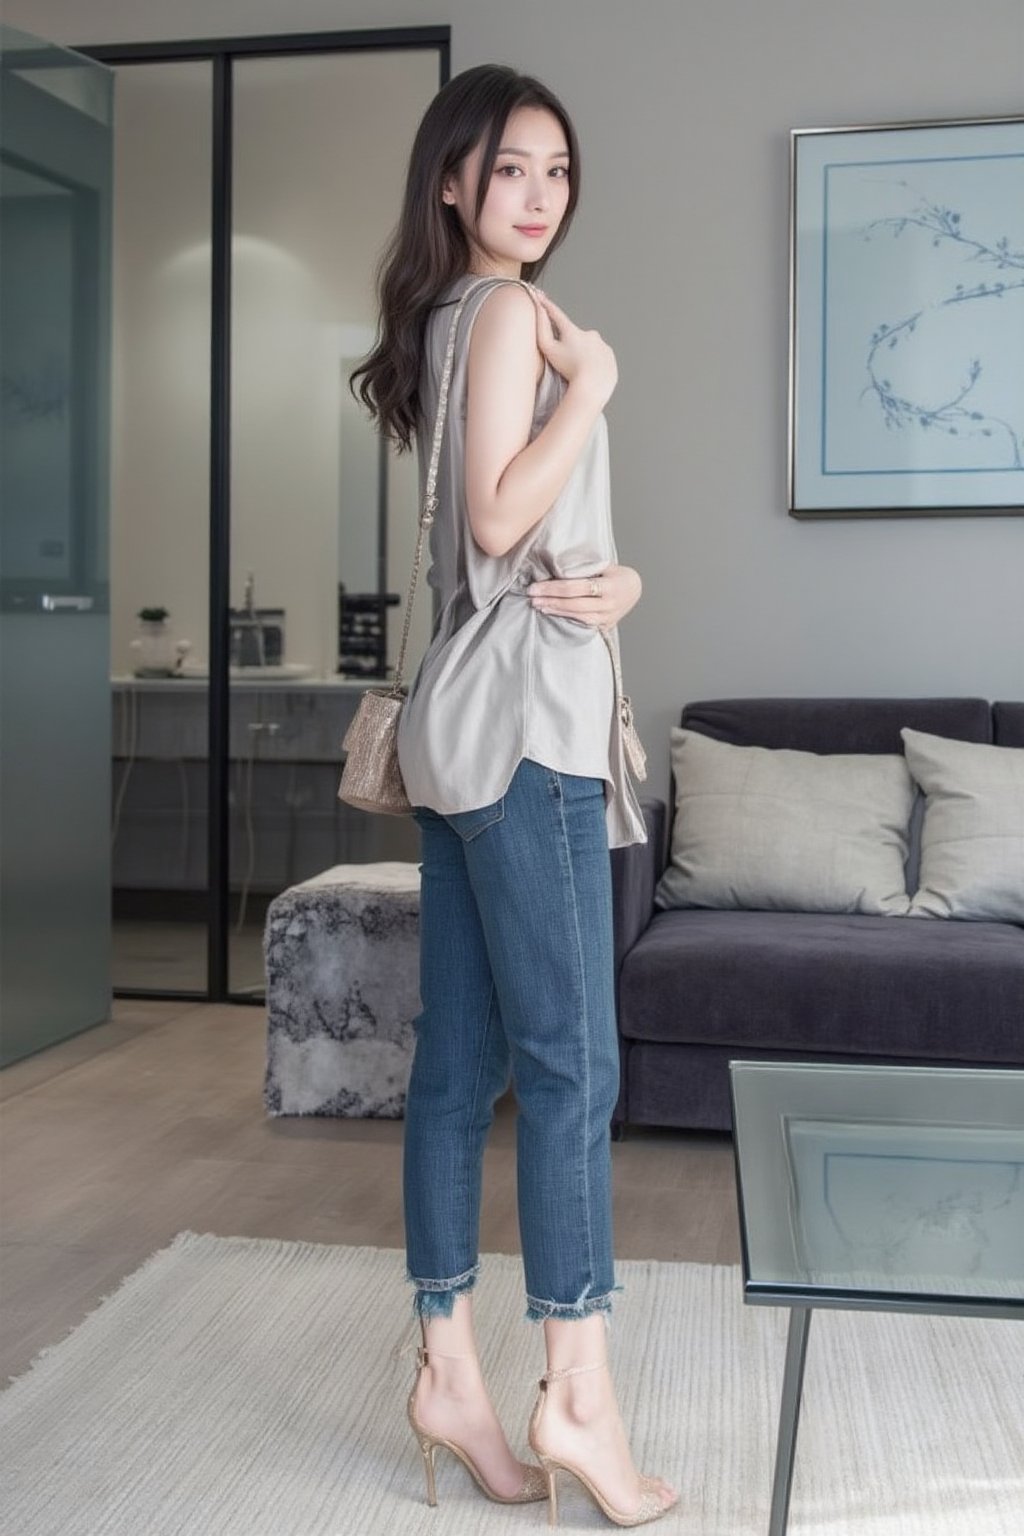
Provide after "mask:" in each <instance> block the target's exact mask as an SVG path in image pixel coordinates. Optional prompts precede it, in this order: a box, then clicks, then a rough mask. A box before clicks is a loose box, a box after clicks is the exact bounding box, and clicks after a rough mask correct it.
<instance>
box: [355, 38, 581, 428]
mask: <svg viewBox="0 0 1024 1536" xmlns="http://www.w3.org/2000/svg"><path fill="white" fill-rule="evenodd" d="M517 107H547V108H548V110H549V111H551V112H553V113H554V114H555V116H556V117H557V118H558V120H559V122H560V123H561V125H562V128H563V129H564V131H565V137H566V142H567V144H568V147H569V197H568V201H567V203H566V209H565V214H564V216H563V218H562V222H561V224H560V225H559V227H558V230H557V231H556V234H555V237H554V239H553V240H552V241H551V244H550V245H549V246H548V248H547V250H546V251H545V252H544V254H543V256H541V257H540V258H539V259H538V260H537V261H530V262H524V263H523V268H522V275H523V277H524V278H525V279H527V281H532V280H533V279H535V278H536V277H537V276H539V274H540V273H541V272H542V271H543V270H544V267H545V266H546V265H547V261H548V258H549V257H550V256H551V254H552V252H553V251H555V250H557V248H558V247H559V246H560V245H561V243H562V241H563V240H564V239H565V237H566V235H567V234H568V232H569V226H570V224H571V223H572V217H573V213H574V211H575V208H576V204H577V202H578V200H579V192H580V153H579V141H578V140H577V137H576V130H575V129H574V128H573V125H572V122H571V120H570V118H569V114H568V113H567V112H566V110H565V108H564V107H563V106H562V103H561V102H560V101H559V100H558V98H557V97H556V96H555V95H554V94H553V93H552V92H551V91H549V90H548V88H547V86H545V85H542V84H541V82H540V81H539V80H535V79H534V78H533V76H532V75H521V74H519V73H518V72H517V71H516V70H514V69H511V68H510V67H509V66H508V65H505V64H478V65H477V66H476V67H475V68H473V69H466V70H463V71H462V73H461V74H458V75H455V76H454V77H453V78H452V79H451V80H449V81H448V83H447V85H445V86H443V87H442V88H441V90H440V91H438V93H437V95H436V96H435V97H434V99H433V101H432V102H431V103H430V105H429V107H428V108H427V110H426V112H425V113H424V115H423V119H422V121H421V122H420V125H419V128H418V129H417V130H416V138H415V140H414V141H413V146H412V152H411V154H410V156H409V169H408V173H407V175H406V181H405V196H404V198H403V202H402V212H401V215H400V217H399V221H398V224H397V225H396V226H395V229H394V231H393V233H392V235H391V237H390V239H389V241H388V244H387V246H386V247H385V250H384V253H383V255H382V257H381V259H380V262H379V263H378V266H377V272H376V292H377V300H378V306H379V311H380V320H379V324H378V329H377V340H376V344H375V346H374V348H373V350H372V352H370V353H369V354H368V355H367V357H366V358H365V360H364V361H363V362H361V363H360V364H359V366H358V367H357V368H356V369H354V371H353V372H352V373H351V374H350V375H349V389H350V390H351V391H352V393H353V395H355V393H356V391H355V389H354V387H353V386H354V382H355V380H356V379H357V378H359V377H360V376H362V383H361V384H360V386H359V391H358V396H359V398H360V399H361V400H362V402H363V404H364V405H365V406H366V407H367V408H368V409H369V411H370V414H371V415H372V416H373V417H374V418H375V419H376V421H377V424H378V428H379V430H380V431H381V432H382V433H383V434H384V436H385V437H387V438H390V439H391V440H392V442H394V443H396V444H397V447H398V451H399V452H400V453H401V452H403V451H405V450H408V449H410V448H411V447H412V440H413V436H414V435H415V433H416V432H417V431H418V430H419V427H420V416H421V412H420V399H419V383H420V365H421V359H422V351H423V340H424V332H425V330H426V324H427V316H428V313H429V311H430V310H431V308H432V307H433V305H434V303H435V301H436V299H437V297H438V295H439V294H440V293H441V292H442V291H443V290H444V289H445V288H446V287H447V286H448V284H449V283H452V282H454V281H455V279H456V278H458V277H461V276H462V274H463V273H464V272H466V271H467V270H468V267H469V259H470V248H469V242H468V241H467V239H466V234H465V231H464V230H463V227H462V224H461V222H460V219H459V211H458V209H457V208H456V207H455V206H454V204H452V203H446V202H444V201H443V199H442V197H441V189H442V187H443V185H444V182H445V180H446V178H447V177H448V176H449V175H452V174H455V175H457V174H458V173H459V169H460V167H461V165H462V162H463V161H464V160H465V159H466V157H467V155H469V154H470V153H471V151H472V150H473V149H474V148H475V146H476V145H477V144H478V143H480V142H481V140H482V139H485V142H484V148H483V155H482V159H481V162H480V180H479V185H478V187H477V194H476V206H475V210H474V218H473V226H474V229H475V228H477V227H478V224H479V219H480V212H481V210H482V208H483V205H484V201H485V199H486V197H487V189H488V187H489V186H490V182H491V173H492V171H493V169H494V162H495V159H496V158H497V150H498V145H499V144H500V143H501V136H502V134H503V133H504V131H505V124H506V122H507V121H508V117H509V114H510V113H511V112H513V111H514V110H515V109H516V108H517Z"/></svg>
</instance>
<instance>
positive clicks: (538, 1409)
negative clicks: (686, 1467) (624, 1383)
mask: <svg viewBox="0 0 1024 1536" xmlns="http://www.w3.org/2000/svg"><path fill="white" fill-rule="evenodd" d="M607 1364H608V1361H607V1360H595V1361H594V1363H593V1365H569V1366H566V1367H565V1369H564V1370H561V1371H545V1372H544V1375H543V1376H542V1377H541V1378H540V1382H539V1387H540V1390H539V1392H538V1393H537V1401H536V1403H535V1404H534V1409H533V1413H532V1414H531V1416H530V1428H529V1432H528V1436H527V1438H528V1439H529V1442H530V1449H531V1450H532V1451H533V1453H534V1455H535V1456H536V1457H537V1460H538V1461H539V1462H540V1464H541V1466H542V1467H543V1469H544V1476H545V1477H546V1478H547V1485H548V1500H549V1506H548V1524H549V1525H557V1524H558V1499H557V1495H556V1493H555V1472H556V1471H561V1472H569V1473H571V1474H572V1476H573V1477H575V1478H576V1479H577V1480H578V1481H579V1482H581V1483H582V1484H583V1486H584V1488H585V1489H586V1490H587V1492H588V1493H589V1494H590V1497H591V1498H592V1499H593V1500H594V1503H595V1504H596V1505H597V1507H598V1509H600V1510H601V1511H602V1513H603V1514H605V1515H607V1517H608V1519H609V1520H611V1522H612V1523H613V1525H646V1524H647V1523H648V1522H649V1521H651V1520H660V1519H661V1516H662V1515H667V1514H668V1512H669V1510H671V1509H675V1507H676V1505H677V1504H678V1503H679V1495H678V1494H677V1495H676V1497H675V1498H674V1499H672V1500H670V1502H669V1503H667V1504H666V1503H665V1501H664V1499H663V1498H662V1496H661V1494H660V1492H659V1491H658V1480H657V1478H654V1477H646V1476H645V1475H644V1474H643V1473H640V1474H639V1475H640V1503H639V1506H638V1507H637V1509H636V1510H635V1511H634V1512H633V1513H632V1514H624V1513H623V1512H622V1510H620V1509H614V1508H613V1507H612V1505H611V1504H609V1503H608V1500H607V1499H606V1498H605V1497H604V1495H603V1494H602V1493H601V1491H600V1489H598V1488H596V1487H595V1486H594V1484H593V1483H592V1482H591V1480H590V1478H589V1477H588V1476H587V1474H586V1472H584V1470H583V1468H582V1467H577V1466H575V1465H574V1464H573V1463H572V1462H570V1461H563V1460H562V1459H561V1458H560V1457H558V1456H549V1455H548V1454H547V1452H546V1451H544V1450H543V1449H542V1448H541V1446H540V1445H539V1443H538V1440H537V1430H538V1428H539V1427H540V1421H541V1417H542V1416H543V1413H544V1404H545V1403H546V1402H547V1389H548V1382H549V1381H558V1380H560V1379H561V1377H563V1376H575V1375H576V1374H577V1373H578V1372H579V1371H596V1370H599V1369H600V1367H601V1366H603V1365H607Z"/></svg>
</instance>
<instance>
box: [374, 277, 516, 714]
mask: <svg viewBox="0 0 1024 1536" xmlns="http://www.w3.org/2000/svg"><path fill="white" fill-rule="evenodd" d="M490 281H491V278H490V277H482V278H481V279H480V281H479V282H476V283H470V285H469V287H468V288H467V289H466V291H465V293H464V294H463V295H462V297H461V298H460V299H459V302H458V304H456V306H455V313H454V315H452V323H451V326H450V327H449V330H448V346H447V348H446V350H445V357H444V371H443V373H442V375H441V392H440V396H439V399H438V404H437V418H436V420H435V422H434V441H433V444H432V446H431V450H430V469H429V471H428V473H427V489H426V494H425V496H424V498H423V510H422V511H421V513H420V526H419V532H418V534H417V536H416V553H415V555H414V556H413V562H412V576H411V578H410V581H409V595H408V597H407V598H406V600H405V623H404V624H403V626H402V643H401V645H400V646H399V648H398V661H397V663H396V665H395V680H394V682H393V683H392V685H391V695H392V697H393V698H398V697H400V696H401V692H402V670H403V668H404V666H405V648H406V645H407V644H408V641H409V624H410V622H411V620H412V604H413V598H414V597H415V595H416V580H417V577H418V576H419V573H420V558H421V556H422V553H423V534H424V532H425V531H426V529H428V528H429V527H430V525H431V523H432V522H433V521H434V513H435V512H436V511H437V496H436V495H435V494H434V492H435V489H436V487H437V465H438V460H439V458H440V455H441V438H442V437H443V435H444V422H445V416H446V414H447V410H448V385H449V382H450V380H451V373H452V359H453V357H454V356H455V331H456V328H457V326H458V323H459V316H460V315H461V313H462V310H463V307H464V305H465V303H466V300H467V299H468V298H469V296H470V294H471V293H475V292H476V290H477V289H478V288H479V287H480V283H487V282H490Z"/></svg>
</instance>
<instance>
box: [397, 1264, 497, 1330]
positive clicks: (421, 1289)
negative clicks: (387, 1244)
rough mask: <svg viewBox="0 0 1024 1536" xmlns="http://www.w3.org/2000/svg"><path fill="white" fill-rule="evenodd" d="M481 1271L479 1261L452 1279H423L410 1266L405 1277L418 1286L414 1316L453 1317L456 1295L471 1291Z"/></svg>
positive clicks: (413, 1306)
mask: <svg viewBox="0 0 1024 1536" xmlns="http://www.w3.org/2000/svg"><path fill="white" fill-rule="evenodd" d="M479 1273H480V1265H479V1262H478V1263H476V1264H474V1265H473V1266H472V1268H471V1269H467V1270H465V1271H464V1272H463V1273H462V1274H461V1275H455V1276H454V1277H453V1278H452V1279H450V1280H423V1279H421V1278H419V1277H418V1276H417V1275H414V1274H413V1273H412V1271H411V1270H409V1269H408V1268H407V1269H406V1271H405V1278H406V1280H408V1282H409V1284H410V1285H414V1286H415V1287H416V1292H415V1295H414V1296H413V1298H412V1310H413V1316H414V1317H421V1318H428V1317H451V1315H452V1312H453V1310H454V1307H455V1298H456V1296H459V1295H462V1294H463V1293H464V1292H466V1291H471V1290H472V1289H473V1287H474V1286H475V1285H476V1281H477V1276H478V1275H479Z"/></svg>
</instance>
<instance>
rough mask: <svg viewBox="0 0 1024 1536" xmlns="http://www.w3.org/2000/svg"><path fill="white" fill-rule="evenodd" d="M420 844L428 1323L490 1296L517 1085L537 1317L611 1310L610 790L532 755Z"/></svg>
mask: <svg viewBox="0 0 1024 1536" xmlns="http://www.w3.org/2000/svg"><path fill="white" fill-rule="evenodd" d="M413 816H414V817H415V819H416V822H417V823H418V825H419V827H420V830H421V833H422V842H421V849H422V863H421V866H420V868H421V894H420V1001H421V1004H422V1007H421V1011H420V1013H419V1014H418V1015H417V1016H416V1018H415V1020H414V1021H413V1029H414V1032H415V1036H416V1044H415V1052H414V1055H413V1062H412V1069H411V1073H410V1078H409V1088H408V1095H407V1098H406V1106H405V1132H404V1148H403V1174H402V1178H403V1197H404V1204H405V1233H406V1259H407V1269H406V1279H407V1280H408V1281H409V1282H410V1283H411V1284H412V1285H413V1286H414V1288H415V1291H414V1296H413V1312H414V1314H418V1315H419V1316H420V1317H424V1318H425V1317H429V1316H437V1315H440V1316H445V1317H450V1316H451V1313H452V1308H453V1306H454V1299H455V1296H456V1295H457V1294H458V1293H459V1292H461V1291H468V1290H470V1289H472V1287H473V1286H474V1285H475V1283H476V1279H477V1275H478V1273H479V1270H480V1260H479V1250H478V1241H479V1219H480V1195H481V1183H482V1169H483V1151H484V1144H485V1142H486V1139H487V1134H488V1131H489V1128H490V1125H491V1122H492V1119H493V1115H494V1104H495V1101H496V1100H497V1099H498V1098H499V1097H500V1096H501V1094H502V1093H503V1092H504V1091H505V1089H506V1088H507V1087H508V1085H509V1081H510V1078H511V1081H512V1083H513V1086H514V1092H515V1098H516V1104H517V1108H518V1116H517V1120H516V1175H517V1196H518V1213H519V1235H520V1241H521V1245H522V1252H523V1268H524V1278H525V1291H526V1303H527V1306H526V1312H525V1314H524V1315H525V1317H526V1318H527V1319H528V1320H530V1321H532V1322H540V1321H541V1320H543V1319H544V1318H547V1317H584V1316H587V1315H589V1314H590V1313H592V1312H603V1313H604V1314H605V1325H606V1327H609V1326H610V1317H609V1316H608V1314H609V1313H610V1311H611V1293H612V1292H613V1291H621V1290H622V1289H623V1286H621V1285H616V1284H615V1276H614V1264H613V1256H612V1186H611V1135H610V1122H611V1116H612V1112H613V1110H614V1107H615V1102H616V1099H617V1097H618V1089H619V1047H618V1032H617V1029H616V1023H615V988H614V955H613V946H612V893H611V860H610V856H609V849H608V838H607V832H606V826H605V800H604V780H603V779H600V778H591V777H585V776H583V775H579V774H570V773H560V772H557V771H556V770H555V769H553V768H548V767H545V766H544V765H543V764H541V763H537V762H535V761H534V760H533V759H532V758H523V759H522V760H521V761H520V763H519V765H518V767H517V769H516V772H515V775H514V776H513V778H512V781H511V783H510V784H509V786H508V789H507V790H506V792H505V794H504V795H502V796H501V798H500V799H498V800H496V801H494V802H493V803H492V804H490V805H484V806H480V807H479V808H478V809H476V810H471V811H460V812H457V813H454V814H448V815H442V814H440V813H439V812H436V811H433V810H431V809H429V808H428V807H426V806H414V807H413Z"/></svg>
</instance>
